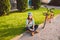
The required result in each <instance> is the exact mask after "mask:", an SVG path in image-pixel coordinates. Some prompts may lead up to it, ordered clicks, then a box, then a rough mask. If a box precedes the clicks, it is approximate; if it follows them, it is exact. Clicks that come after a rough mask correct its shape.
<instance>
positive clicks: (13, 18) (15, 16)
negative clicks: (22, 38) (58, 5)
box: [0, 8, 60, 40]
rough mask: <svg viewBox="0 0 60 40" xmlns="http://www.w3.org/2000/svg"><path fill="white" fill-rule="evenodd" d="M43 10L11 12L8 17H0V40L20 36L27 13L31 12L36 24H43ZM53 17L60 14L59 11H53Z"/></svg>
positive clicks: (23, 29) (8, 39)
mask: <svg viewBox="0 0 60 40" xmlns="http://www.w3.org/2000/svg"><path fill="white" fill-rule="evenodd" d="M44 11H46V9H45V8H40V9H39V10H27V11H26V12H12V13H11V14H9V15H6V16H2V17H0V40H10V39H11V38H13V37H15V36H17V35H20V34H21V33H23V32H24V31H25V22H26V18H27V15H28V12H32V14H33V18H34V20H35V23H36V24H41V23H43V22H44V15H43V14H42V13H43V12H44ZM54 13H55V15H57V14H59V13H60V10H58V9H55V10H54Z"/></svg>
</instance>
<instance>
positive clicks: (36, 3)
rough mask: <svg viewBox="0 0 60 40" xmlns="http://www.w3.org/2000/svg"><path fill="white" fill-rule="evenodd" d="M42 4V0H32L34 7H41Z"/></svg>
mask: <svg viewBox="0 0 60 40" xmlns="http://www.w3.org/2000/svg"><path fill="white" fill-rule="evenodd" d="M40 5H41V2H40V0H32V6H33V9H39V8H40Z"/></svg>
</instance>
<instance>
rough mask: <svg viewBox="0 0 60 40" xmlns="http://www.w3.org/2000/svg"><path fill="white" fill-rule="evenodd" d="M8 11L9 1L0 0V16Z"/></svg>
mask: <svg viewBox="0 0 60 40" xmlns="http://www.w3.org/2000/svg"><path fill="white" fill-rule="evenodd" d="M9 11H10V1H9V0H0V16H1V15H4V14H7V13H8V12H9Z"/></svg>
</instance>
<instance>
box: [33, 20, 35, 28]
mask: <svg viewBox="0 0 60 40" xmlns="http://www.w3.org/2000/svg"><path fill="white" fill-rule="evenodd" d="M34 26H35V22H34V20H33V29H34Z"/></svg>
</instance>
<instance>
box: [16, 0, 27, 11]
mask: <svg viewBox="0 0 60 40" xmlns="http://www.w3.org/2000/svg"><path fill="white" fill-rule="evenodd" d="M26 8H27V0H17V9H18V10H19V11H20V12H22V11H25V9H26Z"/></svg>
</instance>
